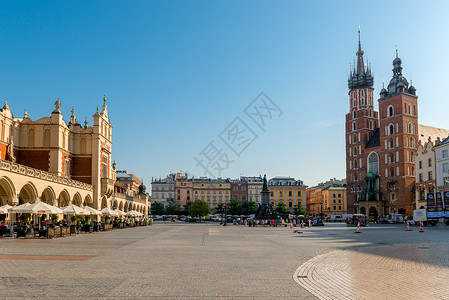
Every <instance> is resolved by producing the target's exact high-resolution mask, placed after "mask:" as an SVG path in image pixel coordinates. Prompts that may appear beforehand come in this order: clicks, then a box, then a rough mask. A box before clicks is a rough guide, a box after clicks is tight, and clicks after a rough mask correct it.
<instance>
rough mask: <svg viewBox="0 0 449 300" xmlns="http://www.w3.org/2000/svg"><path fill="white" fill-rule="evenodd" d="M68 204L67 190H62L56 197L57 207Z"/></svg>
mask: <svg viewBox="0 0 449 300" xmlns="http://www.w3.org/2000/svg"><path fill="white" fill-rule="evenodd" d="M69 204H70V195H69V192H67V190H65V189H64V190H63V191H62V192H61V193H59V197H58V207H64V206H67V205H69Z"/></svg>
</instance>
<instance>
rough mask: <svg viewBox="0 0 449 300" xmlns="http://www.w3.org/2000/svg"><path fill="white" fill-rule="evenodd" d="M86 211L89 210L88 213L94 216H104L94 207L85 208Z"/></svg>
mask: <svg viewBox="0 0 449 300" xmlns="http://www.w3.org/2000/svg"><path fill="white" fill-rule="evenodd" d="M84 209H85V210H87V211H88V212H90V214H91V215H93V216H101V215H102V213H101V211H99V210H97V209H95V208H93V207H90V206H84Z"/></svg>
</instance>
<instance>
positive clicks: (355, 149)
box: [354, 147, 357, 156]
mask: <svg viewBox="0 0 449 300" xmlns="http://www.w3.org/2000/svg"><path fill="white" fill-rule="evenodd" d="M354 156H357V147H354Z"/></svg>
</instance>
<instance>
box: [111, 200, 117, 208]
mask: <svg viewBox="0 0 449 300" xmlns="http://www.w3.org/2000/svg"><path fill="white" fill-rule="evenodd" d="M111 203H112V209H117V208H118V202H117V200H114V201H113V202H111Z"/></svg>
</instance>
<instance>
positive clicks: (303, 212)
mask: <svg viewBox="0 0 449 300" xmlns="http://www.w3.org/2000/svg"><path fill="white" fill-rule="evenodd" d="M293 214H294V215H295V216H299V215H303V216H305V215H306V214H307V212H306V210H305V209H304V207H303V206H302V204H301V203H298V204H296V205H295V206H293Z"/></svg>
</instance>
